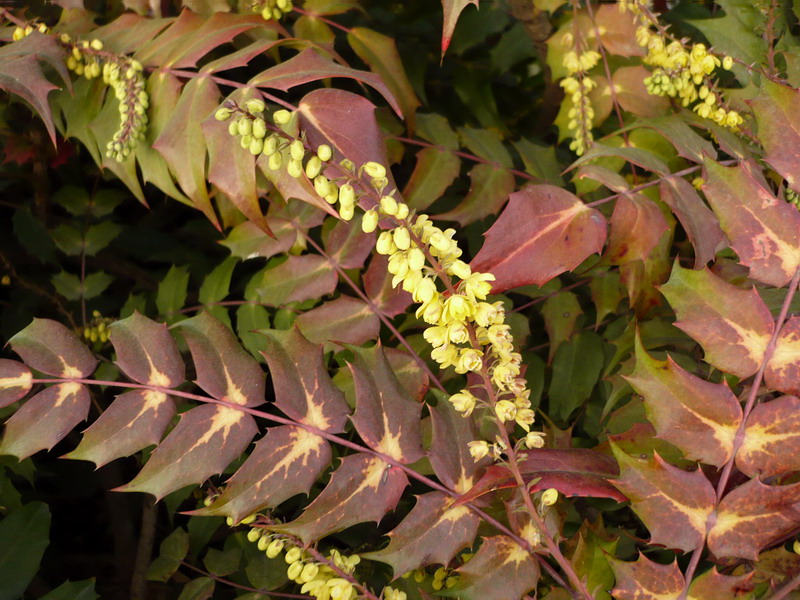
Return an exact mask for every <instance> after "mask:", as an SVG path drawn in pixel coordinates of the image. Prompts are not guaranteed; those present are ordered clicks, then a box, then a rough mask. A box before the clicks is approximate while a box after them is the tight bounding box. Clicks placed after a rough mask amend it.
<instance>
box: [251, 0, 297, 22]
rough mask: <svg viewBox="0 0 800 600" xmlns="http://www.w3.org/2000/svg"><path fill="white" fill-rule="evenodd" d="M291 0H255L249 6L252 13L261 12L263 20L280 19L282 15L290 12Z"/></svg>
mask: <svg viewBox="0 0 800 600" xmlns="http://www.w3.org/2000/svg"><path fill="white" fill-rule="evenodd" d="M292 8H294V6H293V4H292V0H256V2H253V5H252V6H251V10H252V11H253V12H254V13H261V16H262V17H264V20H265V21H273V20H274V21H280V20H281V17H283V15H285V14H288V13H290V12H292Z"/></svg>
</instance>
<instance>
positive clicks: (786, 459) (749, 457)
mask: <svg viewBox="0 0 800 600" xmlns="http://www.w3.org/2000/svg"><path fill="white" fill-rule="evenodd" d="M736 466H737V467H739V469H740V470H741V471H742V472H743V473H745V474H746V475H748V476H750V477H756V476H758V477H759V478H761V479H766V478H767V477H773V476H775V475H782V474H785V473H790V472H792V471H798V470H800V398H796V397H795V396H781V397H780V398H776V399H775V400H770V401H769V402H765V403H763V404H757V405H756V406H755V408H753V412H751V413H750V416H749V417H748V418H747V427H746V428H745V431H744V439H743V440H742V445H741V446H740V447H739V451H738V452H737V453H736Z"/></svg>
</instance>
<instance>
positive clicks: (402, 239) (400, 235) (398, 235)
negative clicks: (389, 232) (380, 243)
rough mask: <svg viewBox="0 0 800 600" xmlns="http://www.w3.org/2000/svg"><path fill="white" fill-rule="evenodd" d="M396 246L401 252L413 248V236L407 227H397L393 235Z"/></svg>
mask: <svg viewBox="0 0 800 600" xmlns="http://www.w3.org/2000/svg"><path fill="white" fill-rule="evenodd" d="M393 239H394V245H395V246H397V247H398V248H399V249H400V250H408V249H409V248H410V247H411V236H410V235H409V233H408V229H406V228H405V227H397V228H396V229H395V230H394V234H393Z"/></svg>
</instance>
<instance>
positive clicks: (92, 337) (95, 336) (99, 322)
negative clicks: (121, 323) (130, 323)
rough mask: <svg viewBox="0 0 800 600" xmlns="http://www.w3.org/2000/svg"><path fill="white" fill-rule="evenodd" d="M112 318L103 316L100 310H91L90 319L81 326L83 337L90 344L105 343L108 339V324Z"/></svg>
mask: <svg viewBox="0 0 800 600" xmlns="http://www.w3.org/2000/svg"><path fill="white" fill-rule="evenodd" d="M113 321H114V319H111V318H108V317H103V316H102V315H101V314H100V311H98V310H95V311H93V312H92V321H91V322H90V323H88V324H87V325H86V327H84V328H83V331H82V334H83V338H84V339H85V340H86V341H87V342H91V343H92V344H97V343H100V344H105V343H106V342H107V341H108V334H109V330H108V326H109V325H110V324H111V323H112V322H113Z"/></svg>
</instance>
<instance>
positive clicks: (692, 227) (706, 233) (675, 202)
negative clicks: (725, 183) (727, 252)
mask: <svg viewBox="0 0 800 600" xmlns="http://www.w3.org/2000/svg"><path fill="white" fill-rule="evenodd" d="M658 189H659V192H660V194H661V199H662V200H663V201H664V203H665V204H666V205H667V206H669V207H670V208H671V209H672V212H674V213H675V216H676V217H678V220H679V221H680V222H681V225H683V229H684V231H686V237H688V238H689V241H690V242H691V243H692V247H693V248H694V268H695V269H700V268H702V267H704V266H705V265H706V264H708V261H710V260H712V259H713V258H714V256H715V255H716V253H717V252H719V251H720V250H722V249H723V248H725V246H726V245H727V244H726V241H725V235H724V234H723V233H722V229H720V227H719V219H717V217H716V215H715V214H714V213H713V212H711V210H710V209H709V208H708V207H707V206H706V205H705V203H704V202H703V200H702V198H700V195H699V194H698V193H697V190H695V189H694V186H692V184H691V183H689V182H688V181H686V180H685V179H683V178H681V177H668V178H666V179H663V180H662V181H661V184H660V185H659V188H658Z"/></svg>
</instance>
